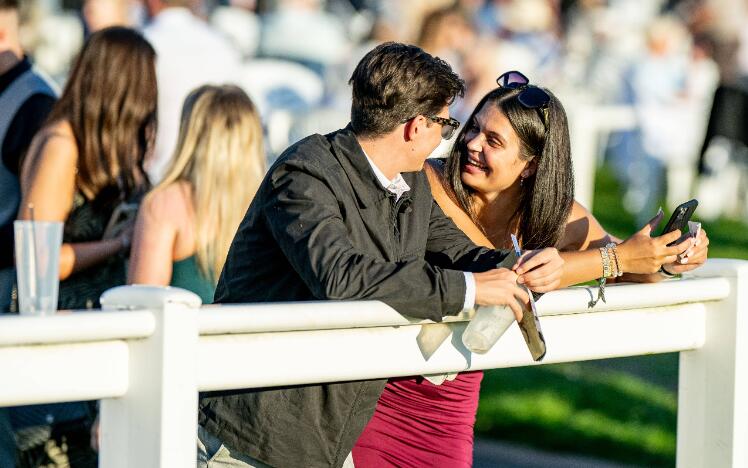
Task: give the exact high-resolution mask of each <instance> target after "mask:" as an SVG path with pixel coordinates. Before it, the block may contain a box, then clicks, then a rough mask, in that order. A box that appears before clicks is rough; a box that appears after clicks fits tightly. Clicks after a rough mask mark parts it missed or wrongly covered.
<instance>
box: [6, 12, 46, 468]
mask: <svg viewBox="0 0 748 468" xmlns="http://www.w3.org/2000/svg"><path fill="white" fill-rule="evenodd" d="M18 6H19V2H18V0H0V109H2V112H0V313H3V312H7V311H8V309H9V306H10V301H11V291H12V288H13V281H14V279H15V269H14V268H13V264H14V263H13V249H14V245H15V244H14V242H13V220H15V219H16V213H18V204H19V203H20V200H21V190H20V186H19V184H18V174H19V172H20V167H21V161H22V159H23V157H24V155H25V154H26V151H27V150H28V147H29V144H30V143H31V139H32V138H33V137H34V134H35V133H36V132H37V130H39V127H41V125H42V123H43V122H44V119H46V118H47V114H49V111H50V110H51V109H52V105H53V104H54V102H55V93H54V91H52V87H51V86H50V85H49V84H48V83H47V82H46V81H45V80H44V79H42V78H41V77H40V76H39V75H38V74H37V73H36V72H34V70H32V68H31V63H30V62H29V60H28V59H27V58H26V57H25V56H24V54H23V50H22V49H21V43H20V40H19V34H18V28H19V24H20V21H19V12H18ZM15 458H16V441H15V437H14V435H13V430H12V428H11V425H10V419H9V416H8V412H7V410H6V409H5V408H0V466H2V467H13V466H14V465H15Z"/></svg>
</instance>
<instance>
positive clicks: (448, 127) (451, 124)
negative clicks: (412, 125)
mask: <svg viewBox="0 0 748 468" xmlns="http://www.w3.org/2000/svg"><path fill="white" fill-rule="evenodd" d="M416 117H417V116H413V117H411V118H409V119H405V120H403V121H402V123H405V122H407V121H408V120H413V119H415V118H416ZM424 117H426V118H427V119H429V120H430V121H432V122H434V123H438V124H439V125H441V126H442V138H443V139H445V140H449V139H450V138H452V135H454V133H455V130H457V129H458V128H460V121H459V120H457V119H453V118H452V117H450V118H448V119H445V118H444V117H439V116H437V115H425V116H424Z"/></svg>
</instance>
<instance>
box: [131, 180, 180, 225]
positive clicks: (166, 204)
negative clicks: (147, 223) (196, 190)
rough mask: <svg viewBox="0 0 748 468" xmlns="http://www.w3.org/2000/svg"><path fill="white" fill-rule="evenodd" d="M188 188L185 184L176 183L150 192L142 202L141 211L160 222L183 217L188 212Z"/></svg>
mask: <svg viewBox="0 0 748 468" xmlns="http://www.w3.org/2000/svg"><path fill="white" fill-rule="evenodd" d="M189 203H190V187H189V184H188V183H187V182H183V181H177V182H173V183H170V184H169V185H167V186H165V187H159V188H157V189H155V190H152V191H150V192H149V193H148V195H146V196H145V198H144V199H143V202H142V207H143V209H145V210H147V211H148V212H149V213H150V214H152V215H153V216H155V217H156V218H157V219H160V220H162V221H168V220H170V219H173V218H174V217H181V216H185V214H186V212H188V211H190V210H189V208H190V207H189V206H188V205H189Z"/></svg>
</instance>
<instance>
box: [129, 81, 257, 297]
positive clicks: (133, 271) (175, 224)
mask: <svg viewBox="0 0 748 468" xmlns="http://www.w3.org/2000/svg"><path fill="white" fill-rule="evenodd" d="M181 120H182V122H181V128H180V134H179V140H178V143H177V148H176V151H175V154H174V158H173V160H172V162H171V167H170V168H169V169H168V171H167V173H166V176H165V177H164V180H163V181H162V182H161V183H160V184H159V185H158V186H156V188H154V189H153V191H152V192H151V193H149V194H148V195H147V196H146V197H145V199H144V200H143V203H142V205H141V208H140V212H139V214H138V220H137V223H136V227H135V237H134V243H133V248H132V257H131V260H130V270H129V276H128V282H130V283H141V284H157V285H172V286H179V287H182V288H185V289H188V290H191V291H193V292H195V293H197V294H198V295H199V296H200V297H201V298H202V300H203V303H211V302H213V291H214V289H215V285H216V282H217V280H218V278H217V276H218V274H220V272H221V270H222V269H223V262H224V261H225V259H226V254H227V252H228V249H229V245H230V244H231V240H232V239H233V237H234V233H235V232H236V229H237V227H238V226H239V222H240V221H241V219H242V216H243V214H244V211H243V209H242V207H245V208H246V207H247V206H249V203H250V201H251V200H252V197H253V196H254V194H255V192H256V191H257V188H258V187H259V185H260V182H261V181H262V177H263V175H264V174H265V153H264V150H263V144H262V128H261V126H260V118H259V115H258V113H257V108H256V107H255V105H254V104H253V103H252V101H251V100H250V99H249V97H247V95H246V94H245V93H244V91H242V90H241V89H239V88H237V87H235V86H202V87H200V88H198V89H196V90H195V91H193V92H192V93H191V94H190V95H189V96H188V97H187V99H186V100H185V103H184V108H183V110H182V118H181Z"/></svg>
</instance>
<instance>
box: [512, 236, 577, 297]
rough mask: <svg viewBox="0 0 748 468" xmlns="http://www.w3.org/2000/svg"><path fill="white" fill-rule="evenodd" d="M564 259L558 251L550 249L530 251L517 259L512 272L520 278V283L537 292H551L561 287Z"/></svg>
mask: <svg viewBox="0 0 748 468" xmlns="http://www.w3.org/2000/svg"><path fill="white" fill-rule="evenodd" d="M563 267H564V259H563V258H561V255H559V253H558V249H555V248H553V247H549V248H547V249H540V250H528V251H527V252H525V253H523V254H522V256H521V257H520V258H518V259H517V263H515V264H514V266H513V267H512V270H514V272H515V273H517V275H518V276H519V279H518V281H519V283H521V284H524V285H525V286H527V287H528V288H530V289H531V290H533V291H535V292H540V293H544V292H549V291H553V290H554V289H558V287H559V286H560V285H561V275H562V273H563Z"/></svg>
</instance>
